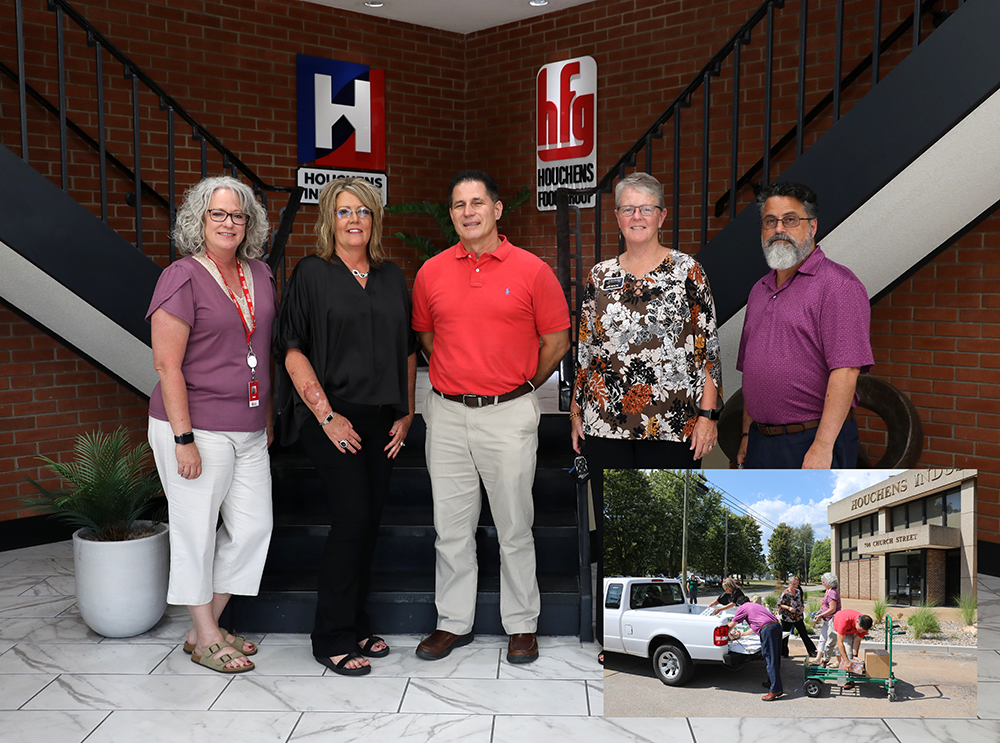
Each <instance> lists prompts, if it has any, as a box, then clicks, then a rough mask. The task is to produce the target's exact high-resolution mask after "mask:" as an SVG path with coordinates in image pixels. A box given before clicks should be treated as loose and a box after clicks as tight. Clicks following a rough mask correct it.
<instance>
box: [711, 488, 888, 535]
mask: <svg viewBox="0 0 1000 743" xmlns="http://www.w3.org/2000/svg"><path fill="white" fill-rule="evenodd" d="M903 471H904V470H705V477H706V478H707V479H708V481H709V482H710V483H712V484H713V485H715V486H716V487H718V488H721V489H722V490H725V491H726V492H727V493H728V494H729V496H730V497H731V498H732V499H733V500H736V501H739V502H740V503H742V504H743V506H744V507H745V508H748V509H751V510H752V511H753V512H755V513H756V514H757V515H759V516H762V517H763V518H764V519H766V520H767V521H770V522H771V523H773V524H775V525H777V524H779V523H781V522H782V521H784V522H785V523H786V524H788V525H789V526H800V525H802V524H804V523H806V522H809V523H811V524H812V527H813V532H814V533H815V535H816V539H825V538H826V537H828V536H830V527H829V526H828V525H827V522H826V507H827V506H828V505H830V504H831V503H833V502H834V501H838V500H840V499H841V498H846V497H848V496H850V495H853V494H854V493H856V492H858V491H859V490H864V489H865V488H867V487H869V486H871V485H874V484H875V483H878V482H881V481H882V480H886V479H888V478H890V477H892V476H893V475H896V474H898V473H900V472H903ZM761 531H762V532H763V545H764V550H765V551H767V540H768V538H769V537H770V536H771V528H770V527H769V526H766V525H764V524H761Z"/></svg>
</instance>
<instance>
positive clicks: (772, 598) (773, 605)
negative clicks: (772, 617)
mask: <svg viewBox="0 0 1000 743" xmlns="http://www.w3.org/2000/svg"><path fill="white" fill-rule="evenodd" d="M764 605H765V606H767V608H768V609H769V610H770V611H772V612H773V611H774V610H775V609H777V608H778V594H777V593H769V594H767V595H766V596H764Z"/></svg>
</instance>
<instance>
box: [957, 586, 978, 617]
mask: <svg viewBox="0 0 1000 743" xmlns="http://www.w3.org/2000/svg"><path fill="white" fill-rule="evenodd" d="M976 608H977V604H976V594H975V593H972V592H971V591H970V592H969V593H963V594H962V595H961V596H959V597H958V613H959V614H961V615H962V621H963V622H965V623H966V624H975V622H976Z"/></svg>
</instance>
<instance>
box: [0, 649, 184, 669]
mask: <svg viewBox="0 0 1000 743" xmlns="http://www.w3.org/2000/svg"><path fill="white" fill-rule="evenodd" d="M172 648H173V646H171V645H164V644H159V645H153V644H150V645H139V644H133V645H106V644H103V643H99V642H87V643H59V644H52V645H32V644H30V643H19V644H18V645H17V646H16V647H14V648H13V649H12V650H10V651H8V652H6V653H4V654H3V655H0V674H15V673H49V674H58V673H78V674H80V673H105V674H129V673H133V674H148V673H149V672H150V671H152V670H153V669H154V668H156V666H157V664H159V663H160V662H161V661H162V660H163V659H164V658H165V657H166V655H167V653H169V652H170V651H171V650H172Z"/></svg>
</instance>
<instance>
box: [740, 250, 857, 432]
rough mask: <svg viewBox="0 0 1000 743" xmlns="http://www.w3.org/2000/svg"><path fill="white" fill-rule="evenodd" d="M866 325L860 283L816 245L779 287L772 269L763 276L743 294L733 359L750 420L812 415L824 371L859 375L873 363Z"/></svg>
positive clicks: (818, 410)
mask: <svg viewBox="0 0 1000 743" xmlns="http://www.w3.org/2000/svg"><path fill="white" fill-rule="evenodd" d="M870 324H871V304H870V302H869V300H868V292H867V290H866V289H865V286H864V284H862V283H861V281H859V280H858V278H857V277H856V276H855V275H854V274H853V273H851V271H850V269H848V268H846V267H844V266H841V265H840V264H839V263H834V262H833V261H831V260H830V259H829V258H827V257H826V256H825V255H824V254H823V251H822V250H821V249H820V248H819V246H816V249H815V250H813V252H812V253H811V254H810V255H809V257H808V258H806V260H805V262H804V263H803V264H802V265H801V266H799V270H798V271H796V272H795V274H794V275H793V276H792V277H791V278H790V279H789V280H788V281H786V282H785V283H784V284H783V285H782V286H781V287H780V288H779V287H778V285H777V272H776V271H771V272H770V273H768V274H767V275H766V276H764V278H762V279H761V280H760V281H758V282H757V283H756V284H754V287H753V289H751V290H750V297H749V298H748V299H747V311H746V318H745V320H744V321H743V335H742V337H741V338H740V351H739V357H738V358H737V360H736V368H737V369H738V370H740V371H742V372H743V398H744V401H745V403H746V409H747V412H748V413H749V414H750V417H751V418H752V419H753V420H754V421H756V422H758V423H764V424H769V425H784V424H789V423H801V422H803V421H810V420H817V419H818V418H820V417H821V416H822V414H823V402H824V400H825V398H826V386H827V382H828V381H829V379H830V372H831V371H833V370H834V369H839V368H844V367H859V368H860V369H861V372H862V373H865V372H867V371H868V370H869V369H871V367H872V365H873V364H874V363H875V358H874V356H873V355H872V347H871V341H870V337H869V326H870ZM857 404H858V396H857V395H855V396H854V401H853V403H852V407H853V406H854V405H857Z"/></svg>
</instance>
